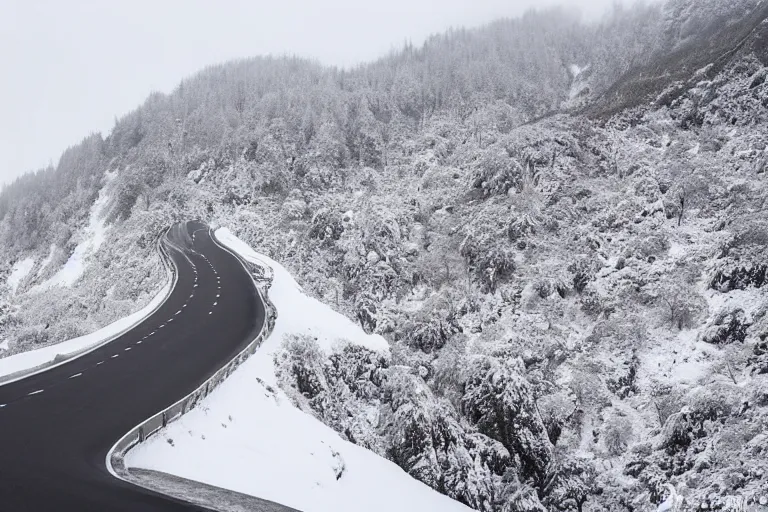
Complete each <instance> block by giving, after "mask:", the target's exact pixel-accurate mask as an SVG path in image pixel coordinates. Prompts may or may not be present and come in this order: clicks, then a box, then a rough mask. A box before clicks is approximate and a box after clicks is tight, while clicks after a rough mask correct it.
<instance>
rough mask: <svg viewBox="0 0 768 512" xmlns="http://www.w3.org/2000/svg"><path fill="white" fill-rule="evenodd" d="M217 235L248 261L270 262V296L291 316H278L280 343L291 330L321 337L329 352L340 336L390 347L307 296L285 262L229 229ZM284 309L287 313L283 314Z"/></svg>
mask: <svg viewBox="0 0 768 512" xmlns="http://www.w3.org/2000/svg"><path fill="white" fill-rule="evenodd" d="M216 238H217V239H218V240H219V241H220V242H221V243H222V244H224V245H225V246H227V247H228V248H230V249H231V250H233V251H235V252H237V253H238V254H239V255H240V256H241V257H243V258H244V259H246V260H247V261H250V262H253V263H255V264H257V265H264V264H266V265H268V266H269V267H271V268H272V271H273V273H274V281H273V283H274V284H273V285H272V288H271V289H270V290H269V298H270V299H271V300H272V303H273V304H274V305H275V307H276V308H277V311H278V313H279V315H286V316H289V317H290V325H287V324H286V323H285V322H280V320H279V319H278V323H277V325H276V326H275V331H274V333H273V334H272V336H271V339H272V340H278V343H277V344H276V345H277V346H279V341H280V340H282V337H283V334H288V333H290V334H308V335H312V336H313V337H317V343H318V344H319V345H320V347H321V348H323V349H325V350H326V351H330V350H331V348H332V345H333V344H334V342H336V341H337V340H339V339H344V340H349V341H351V342H352V343H355V344H358V345H362V346H364V347H367V348H369V349H370V350H376V351H387V350H389V343H387V340H385V339H384V338H382V337H381V336H379V335H378V334H366V333H365V332H363V331H362V330H361V329H360V327H358V325H357V324H355V323H354V322H352V321H351V320H350V319H349V318H347V317H345V316H344V315H342V314H339V313H337V312H336V311H334V310H333V309H331V308H330V307H329V306H327V305H325V304H323V303H322V302H320V301H319V300H317V299H314V298H312V297H310V296H308V295H306V294H305V293H304V291H303V290H302V288H301V286H299V284H298V283H297V282H296V280H295V279H294V278H293V276H291V274H290V272H288V271H287V270H286V269H285V268H283V266H282V265H280V264H279V263H277V262H276V261H274V260H273V259H271V258H269V257H268V256H265V255H263V254H258V253H257V252H255V251H254V250H253V249H251V248H250V247H249V246H248V245H247V244H245V243H244V242H243V241H241V240H240V239H239V238H237V237H236V236H235V235H233V234H232V233H231V232H230V231H229V229H227V228H220V229H218V230H216ZM284 311H285V312H286V313H283V312H284ZM293 311H295V312H297V314H296V315H295V316H294V315H291V314H290V312H293ZM265 348H267V344H265V345H264V346H263V347H262V348H261V349H260V351H261V352H263V351H264V349H265Z"/></svg>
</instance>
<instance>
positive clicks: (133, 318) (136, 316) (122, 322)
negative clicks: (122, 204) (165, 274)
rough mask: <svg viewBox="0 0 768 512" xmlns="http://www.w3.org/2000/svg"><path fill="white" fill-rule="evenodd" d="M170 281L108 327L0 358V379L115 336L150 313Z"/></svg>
mask: <svg viewBox="0 0 768 512" xmlns="http://www.w3.org/2000/svg"><path fill="white" fill-rule="evenodd" d="M172 286H173V283H172V282H170V281H169V282H168V283H166V285H165V286H163V288H162V289H161V290H160V291H159V292H158V293H157V295H155V296H154V297H153V298H152V300H151V301H149V303H148V304H147V305H146V306H144V307H143V308H142V309H141V310H139V311H137V312H135V313H133V314H132V315H128V316H126V317H124V318H121V319H119V320H116V321H115V322H112V323H111V324H109V325H107V326H105V327H103V328H101V329H99V330H98V331H94V332H92V333H90V334H86V335H85V336H80V337H78V338H73V339H71V340H67V341H63V342H61V343H57V344H55V345H50V346H48V347H43V348H39V349H37V350H30V351H29V352H22V353H20V354H15V355H12V356H9V357H6V358H4V359H0V377H3V376H6V375H11V374H13V373H17V372H21V371H24V370H30V369H33V368H36V367H39V366H42V365H45V364H46V363H52V362H53V361H54V360H55V359H56V357H57V356H65V357H66V356H69V355H72V354H75V353H78V352H81V351H84V350H87V349H88V348H90V347H95V346H97V345H99V344H101V343H102V342H104V341H106V340H108V339H110V338H112V337H114V336H116V335H117V334H119V333H121V332H122V331H124V330H126V329H128V328H130V327H132V326H133V325H135V324H137V323H138V322H140V321H141V320H143V319H144V318H145V317H147V316H148V315H149V314H151V313H152V311H154V309H155V308H157V307H158V306H159V305H160V304H161V303H162V302H163V301H164V300H165V298H166V297H167V296H168V294H169V293H170V292H171V287H172Z"/></svg>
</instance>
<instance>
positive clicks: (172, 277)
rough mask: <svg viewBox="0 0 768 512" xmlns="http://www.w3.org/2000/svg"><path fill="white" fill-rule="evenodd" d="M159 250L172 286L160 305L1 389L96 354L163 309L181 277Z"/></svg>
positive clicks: (165, 253)
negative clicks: (90, 343) (120, 329)
mask: <svg viewBox="0 0 768 512" xmlns="http://www.w3.org/2000/svg"><path fill="white" fill-rule="evenodd" d="M170 230H171V228H170V227H169V228H168V229H166V230H165V233H164V234H163V235H161V236H165V235H167V234H168V232H169V231H170ZM158 249H159V250H160V253H161V256H160V259H161V261H162V263H163V266H164V267H165V269H166V274H168V275H169V276H170V282H171V286H170V287H169V288H168V291H167V292H166V295H165V297H163V300H161V301H160V303H159V304H157V305H156V306H155V307H154V308H153V309H152V310H151V311H148V312H147V314H146V315H145V316H143V317H142V318H139V319H137V320H136V321H135V322H134V323H133V324H131V325H130V326H128V327H126V328H125V329H123V330H122V331H120V332H118V333H116V334H113V335H112V336H109V337H107V338H105V339H103V340H101V341H99V342H97V343H95V344H94V345H91V346H90V347H88V348H87V349H86V350H84V351H83V352H80V353H79V354H77V355H76V356H74V357H72V358H67V359H65V360H63V361H61V362H59V363H56V364H53V365H51V366H45V367H43V368H40V369H38V370H35V371H32V372H30V373H25V374H23V375H21V376H19V377H16V378H14V379H10V380H7V381H5V382H3V383H0V387H1V386H6V385H8V384H12V383H14V382H18V381H20V380H23V379H26V378H28V377H32V376H33V375H38V374H40V373H43V372H47V371H50V370H52V369H54V368H57V367H59V366H61V365H63V364H67V363H69V362H71V361H74V360H75V359H79V358H81V357H83V356H85V355H88V354H90V353H91V352H94V351H95V350H98V349H100V348H102V347H104V346H106V345H107V344H108V343H111V342H112V341H115V340H116V339H117V338H119V337H121V336H123V335H124V334H125V333H127V332H128V331H131V330H133V329H135V328H136V327H137V326H138V325H139V324H141V323H142V322H143V321H145V320H146V319H147V318H149V317H150V316H152V315H153V314H154V313H156V312H157V311H158V310H159V309H160V308H161V307H163V305H164V304H165V303H166V302H167V301H168V299H169V298H170V297H171V295H172V292H173V290H174V289H175V288H176V283H177V282H178V280H179V275H178V271H176V272H174V271H172V270H171V268H170V266H171V265H173V266H174V267H175V268H176V269H178V266H176V265H175V264H174V263H173V258H171V256H170V254H169V253H168V252H164V251H163V250H162V247H161V245H160V244H159V243H158ZM163 255H165V256H166V257H167V258H168V260H170V261H171V263H168V262H167V261H166V259H165V258H164V257H163Z"/></svg>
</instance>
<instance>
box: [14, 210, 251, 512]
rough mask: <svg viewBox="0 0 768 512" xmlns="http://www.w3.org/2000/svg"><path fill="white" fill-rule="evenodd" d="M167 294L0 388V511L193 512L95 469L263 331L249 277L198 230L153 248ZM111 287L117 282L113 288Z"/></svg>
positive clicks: (182, 230) (176, 230)
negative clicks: (170, 282) (114, 329)
mask: <svg viewBox="0 0 768 512" xmlns="http://www.w3.org/2000/svg"><path fill="white" fill-rule="evenodd" d="M162 243H164V244H165V247H166V249H168V253H169V255H170V257H171V259H172V260H173V263H174V264H175V266H176V269H177V275H178V279H177V282H176V285H175V287H174V289H173V291H172V292H171V294H170V295H169V296H168V298H167V299H166V301H165V302H164V303H163V304H162V305H161V306H160V307H159V308H158V309H157V310H156V311H155V312H154V313H153V314H152V315H151V316H149V317H148V318H147V319H146V320H145V321H143V322H142V323H140V324H139V325H137V326H136V327H135V328H133V329H131V330H130V331H129V332H127V333H125V334H123V335H122V336H120V337H119V338H117V339H115V340H114V341H112V342H110V343H108V344H106V345H105V346H103V347H101V348H99V349H97V350H94V351H93V352H90V353H88V354H85V355H83V356H82V357H79V358H77V359H74V360H72V361H70V362H67V363H65V364H62V365H60V366H56V367H54V368H52V369H50V370H48V371H45V372H42V373H39V374H37V375H32V376H30V377H27V378H25V379H23V380H19V381H16V382H12V383H9V384H6V385H3V386H0V511H2V512H29V511H34V512H37V511H40V512H44V511H48V510H50V511H56V512H62V511H73V512H90V511H94V512H105V511H130V512H135V511H148V512H153V511H163V512H168V511H185V512H188V511H200V510H205V509H203V508H200V507H197V506H194V505H191V504H188V503H184V502H182V501H179V500H177V499H174V498H172V497H168V496H165V495H161V494H158V493H155V492H153V491H150V490H147V489H143V488H140V487H138V486H135V485H133V484H130V483H127V482H124V481H121V480H118V479H116V478H114V477H113V476H112V475H111V474H110V473H109V472H108V470H107V468H106V464H105V459H106V455H107V452H108V451H109V450H110V448H111V447H112V446H113V445H114V443H115V442H116V441H117V440H118V439H119V438H120V437H121V436H123V434H125V433H126V432H127V431H129V430H130V429H132V428H133V427H134V426H135V425H136V424H138V423H140V422H141V421H143V420H145V419H146V418H148V417H150V416H152V415H153V414H155V413H157V412H158V411H160V410H162V409H163V408H165V407H167V406H169V405H171V404H173V403H174V402H176V401H177V400H179V399H180V398H182V397H184V396H185V395H187V394H188V393H190V392H191V391H192V390H194V389H195V388H196V387H197V386H199V385H200V384H201V383H202V382H203V381H205V380H206V379H207V378H208V377H210V376H211V375H212V374H213V373H215V372H216V370H218V369H219V368H220V367H221V366H222V365H224V364H226V363H227V362H229V360H230V359H231V358H232V357H233V356H235V355H236V354H237V353H238V352H240V350H242V349H243V348H244V347H245V346H246V345H247V344H248V342H250V341H251V340H252V339H253V338H254V337H255V336H256V334H258V332H259V331H260V330H261V328H262V326H263V324H264V322H265V309H264V304H263V303H262V302H261V300H260V298H259V296H258V294H257V293H256V290H255V288H254V285H253V282H252V280H251V278H250V276H249V275H248V274H247V273H246V271H245V270H244V269H243V267H242V266H241V264H240V263H239V261H238V260H237V259H236V258H235V257H234V256H233V255H232V254H230V253H229V252H227V251H225V250H223V249H222V248H221V247H219V246H218V245H217V244H216V243H215V242H214V241H213V239H212V238H211V234H210V231H209V229H208V227H207V226H205V225H204V224H202V223H199V222H187V223H180V224H176V225H175V226H173V227H172V228H171V229H170V230H169V231H168V233H167V235H166V238H165V239H164V240H163V241H162ZM116 285H117V286H119V283H116Z"/></svg>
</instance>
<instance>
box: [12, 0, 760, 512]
mask: <svg viewBox="0 0 768 512" xmlns="http://www.w3.org/2000/svg"><path fill="white" fill-rule="evenodd" d="M764 19H765V6H764V5H763V3H760V2H754V1H746V0H745V1H739V2H727V3H724V2H717V1H714V0H711V1H709V0H708V1H706V2H698V1H697V2H694V1H692V0H674V1H671V2H668V3H667V4H665V5H664V6H659V5H655V4H654V5H649V6H637V7H634V8H632V9H626V10H620V9H617V10H615V11H614V12H612V13H611V14H610V16H608V17H607V18H606V19H605V20H604V21H603V22H602V23H600V24H597V25H585V24H581V23H579V22H578V20H577V19H576V18H574V17H573V16H571V15H570V14H568V13H567V12H563V11H549V12H543V13H538V14H530V15H528V16H526V17H525V18H523V19H521V20H507V21H501V22H498V23H495V24H491V25H489V26H488V27H484V28H482V29H479V30H475V31H453V32H451V33H448V34H445V35H443V36H440V37H435V38H433V39H432V40H430V41H428V42H427V44H425V45H424V47H422V48H412V47H406V48H405V49H404V50H402V51H400V52H396V53H394V54H393V55H391V56H389V57H386V58H384V59H381V60H380V61H377V62H375V63H372V64H370V65H366V66H361V67H360V68H356V69H353V70H338V69H326V68H322V67H320V66H318V65H316V64H313V63H308V62H304V61H301V60H299V59H266V58H260V59H252V60H247V61H240V62H235V63H230V64H227V65H222V66H218V67H214V68H211V69H208V70H205V71H203V72H201V73H200V74H199V75H197V76H195V77H192V78H190V79H189V80H186V81H184V82H183V83H182V84H181V85H180V86H179V88H178V89H177V90H175V91H174V92H173V93H172V94H170V95H154V96H152V97H151V98H149V99H148V100H147V102H146V103H145V104H144V105H143V106H142V107H140V108H139V109H137V111H135V112H134V113H132V114H130V115H129V116H126V118H124V119H122V120H120V121H119V122H118V124H117V125H116V126H115V129H114V130H113V132H112V133H111V134H110V135H109V137H107V138H106V139H101V138H100V137H97V138H91V139H89V140H88V141H87V144H85V145H84V146H83V147H84V149H83V150H78V149H73V150H72V151H71V152H70V153H68V155H69V156H68V157H67V159H63V160H62V162H63V163H62V164H60V167H62V169H61V170H59V171H47V172H46V173H42V174H41V175H40V176H38V177H28V178H25V179H24V180H21V181H20V182H19V183H18V184H17V185H14V186H13V187H9V189H7V190H6V191H4V193H3V194H2V196H0V214H1V215H0V230H1V232H2V233H5V234H6V235H7V236H6V238H7V237H15V238H14V240H13V241H12V242H10V243H8V244H5V246H4V247H3V249H2V250H3V255H4V257H5V260H6V262H7V263H6V269H7V270H9V271H10V270H11V269H12V268H18V266H16V263H17V262H23V261H26V260H27V258H33V259H34V260H35V261H36V262H40V261H43V260H44V259H45V258H47V257H48V255H49V254H51V253H52V251H51V244H53V245H54V247H55V248H56V249H55V251H53V252H56V251H58V250H62V251H63V252H64V254H68V253H70V252H72V253H74V247H75V246H77V245H79V244H78V243H76V242H77V233H80V232H85V228H84V225H85V219H87V218H88V215H87V213H86V212H87V211H88V208H90V205H91V204H93V201H94V200H95V198H96V197H98V194H99V190H103V191H104V195H105V196H108V197H109V198H110V201H109V203H108V205H109V207H108V208H107V209H106V211H105V212H104V213H105V215H106V216H105V225H106V226H111V227H108V229H109V230H113V231H117V230H118V229H119V230H120V232H121V233H123V234H124V235H125V236H124V241H123V242H121V243H122V244H123V245H120V246H115V247H114V248H112V247H111V244H102V247H103V249H99V251H98V252H97V253H96V254H95V255H92V256H91V257H90V258H91V259H90V260H89V262H90V264H89V266H88V268H87V270H86V273H85V274H84V276H83V278H82V280H81V281H78V282H75V283H74V285H73V287H72V288H68V289H67V288H56V289H55V293H58V294H60V295H58V297H59V299H58V300H55V301H52V302H53V303H52V304H51V303H48V302H44V301H43V299H42V297H41V296H39V295H38V296H35V295H34V292H33V288H34V287H35V285H37V284H39V281H40V280H42V279H43V277H40V278H38V277H36V276H37V274H36V271H35V269H34V268H33V269H32V270H31V271H30V273H29V274H27V277H25V278H24V280H22V281H20V282H19V283H18V287H17V288H16V293H15V295H13V296H12V297H11V296H10V295H9V296H8V297H9V305H8V306H7V307H6V309H5V310H4V313H3V317H2V318H3V319H2V321H0V325H2V329H3V331H2V332H3V333H4V334H3V336H4V337H7V338H8V339H9V340H10V341H9V346H10V350H23V349H25V348H27V347H28V346H30V340H36V339H42V340H43V342H49V341H55V340H58V339H59V338H60V337H61V336H58V337H48V338H44V337H43V338H34V337H31V336H29V337H22V336H20V333H24V332H27V331H32V332H34V333H45V332H46V331H50V329H51V327H49V328H45V323H47V322H48V318H49V316H47V315H50V310H51V309H52V310H53V311H60V308H61V305H60V304H59V302H61V303H63V302H65V297H68V296H70V295H72V296H80V297H88V298H89V300H88V303H103V304H110V303H111V301H112V300H113V299H112V296H111V294H110V291H109V290H110V286H111V285H110V283H112V282H113V280H114V279H115V278H114V276H113V275H110V273H111V272H112V269H114V270H115V271H116V272H117V274H116V275H118V276H127V277H130V278H131V279H132V281H131V283H132V286H131V287H130V295H131V296H132V297H133V298H134V299H136V298H137V297H139V296H140V293H141V292H142V291H143V290H147V289H149V288H150V287H151V286H152V285H153V283H155V282H156V281H154V279H156V277H155V274H154V273H153V270H152V269H151V268H149V267H147V265H148V263H146V258H145V257H144V256H145V255H146V254H147V253H146V251H147V250H148V249H147V247H148V246H147V245H146V240H144V238H143V237H141V236H139V233H142V232H145V231H151V230H152V229H153V227H156V226H159V225H161V224H163V223H164V222H167V219H172V218H178V217H180V216H184V217H198V218H202V219H206V220H208V221H210V222H213V223H217V224H218V225H226V226H230V227H231V228H232V230H233V232H235V233H236V234H237V235H238V236H239V237H240V238H241V239H242V240H244V241H245V242H247V243H249V244H250V245H251V246H252V247H254V248H256V249H258V250H259V251H260V252H261V253H264V254H267V255H269V256H270V257H272V258H273V259H275V260H278V261H279V262H280V263H281V264H282V265H284V266H285V267H286V268H287V269H289V270H290V272H291V274H292V275H294V276H295V277H296V279H297V280H298V281H299V282H300V283H301V284H302V286H303V287H304V289H305V290H306V291H307V292H308V293H310V294H312V295H313V296H315V297H317V298H318V299H320V300H322V301H323V302H325V303H326V304H328V305H330V306H332V307H333V308H334V309H336V310H337V311H339V312H341V313H343V314H345V315H346V316H347V317H348V318H350V319H352V320H354V321H355V322H356V323H358V324H359V325H360V326H361V327H362V328H363V329H365V330H366V331H367V332H370V333H375V334H379V335H381V336H383V337H385V338H386V339H387V341H388V342H389V344H390V346H391V350H390V354H389V356H388V357H384V358H381V357H379V356H378V355H377V354H376V353H375V352H370V351H367V350H365V349H363V348H356V349H355V350H350V349H346V350H345V349H339V350H332V351H330V352H328V351H323V350H321V348H322V347H320V348H318V347H316V346H315V344H314V343H313V340H311V339H293V338H291V337H288V338H286V340H285V345H284V346H283V347H282V349H281V350H280V351H277V352H276V354H280V356H279V359H278V358H277V355H276V356H275V357H276V360H275V361H274V365H275V377H276V378H277V379H278V384H279V386H280V387H281V389H282V391H281V392H280V393H285V394H286V395H287V396H288V397H289V398H290V400H292V401H293V402H294V403H295V404H296V405H297V406H299V407H301V408H303V409H304V410H305V411H307V412H310V413H311V414H313V415H314V416H315V417H316V418H318V419H320V420H321V421H322V422H324V423H325V424H326V425H328V426H329V427H331V428H333V429H334V430H336V431H337V432H338V433H339V435H340V436H342V437H343V438H344V439H346V440H348V441H350V442H354V443H356V444H358V445H360V446H362V447H365V448H368V449H369V450H371V451H373V452H375V453H377V454H379V455H381V456H382V457H385V458H387V459H389V460H390V461H392V462H394V463H396V464H397V465H398V466H400V467H401V468H402V469H403V470H405V471H406V472H408V473H409V474H410V475H411V476H413V477H414V478H416V479H418V480H420V481H421V482H423V483H425V484H427V485H429V486H430V487H432V488H433V489H435V490H437V491H439V492H441V493H443V494H446V495H447V496H449V497H452V498H454V499H456V500H458V501H460V502H461V503H464V504H466V505H468V506H470V507H472V508H475V509H478V510H483V511H504V512H509V511H518V510H527V511H541V510H553V511H554V510H606V509H608V510H637V509H650V508H653V507H654V506H655V505H657V504H659V503H661V502H662V501H663V500H664V499H665V498H666V495H667V493H669V487H668V486H669V485H671V486H673V487H674V488H675V489H676V493H677V494H678V497H679V498H680V499H682V500H685V501H686V506H688V507H689V508H692V509H695V508H696V507H699V508H702V507H703V506H704V505H706V507H709V508H710V509H711V508H713V507H722V508H727V507H730V506H735V505H732V504H733V503H736V502H738V501H739V500H741V501H742V502H745V503H746V505H749V506H753V505H754V506H757V505H755V503H757V504H759V503H760V502H761V500H762V499H763V497H764V496H766V495H768V490H767V489H766V487H765V484H764V483H763V480H764V469H763V462H762V454H763V453H764V451H765V437H764V435H763V434H762V433H761V432H762V429H763V425H764V424H765V421H766V405H767V404H768V402H767V401H766V400H765V396H764V395H765V393H764V391H765V386H766V383H765V375H766V361H765V358H766V351H767V350H768V349H766V347H765V343H766V323H765V322H766V315H765V312H766V311H767V310H768V305H766V297H765V263H764V258H763V257H762V255H763V254H764V251H765V245H766V242H767V241H768V236H767V235H766V228H767V226H768V220H767V219H766V217H765V199H764V198H765V197H766V194H765V172H766V165H768V154H767V153H766V145H767V144H768V139H766V135H765V134H766V133H767V131H766V122H767V121H768V117H767V115H768V99H766V98H767V96H766V95H767V94H768V91H767V87H768V85H767V84H766V76H768V73H767V72H766V61H765V44H764V43H765V34H764V31H765V26H766V25H765V23H764ZM710 64H711V65H710ZM94 148H95V149H94ZM86 150H87V151H86ZM78 154H82V158H80V159H79V160H77V159H75V158H73V155H78ZM76 160H77V161H79V162H81V163H82V173H83V178H82V179H80V180H79V181H78V179H76V178H77V172H75V171H69V170H68V169H70V168H71V169H75V167H68V166H70V162H74V161H76ZM93 168H97V169H98V171H93V170H92V169H93ZM105 170H109V171H110V173H109V174H108V176H113V175H114V176H115V178H114V179H113V180H111V181H110V180H104V181H101V178H100V176H101V175H102V174H101V173H103V172H104V171H105ZM67 173H70V174H67ZM62 176H71V177H75V179H73V180H65V181H63V182H62V187H64V188H62V190H63V191H64V194H63V196H64V197H65V199H64V200H62V201H61V202H60V203H57V202H56V201H55V200H54V199H52V198H51V197H49V196H47V195H36V193H35V191H36V190H37V187H44V186H47V185H48V184H49V183H52V182H53V181H52V180H58V179H62V178H60V177H62ZM89 176H94V177H93V178H89ZM25 211H33V212H35V214H34V215H30V216H26V215H25V214H24V212H25ZM61 225H64V226H66V227H67V229H68V230H69V231H67V230H63V231H62V230H60V229H59V228H58V227H57V228H56V229H53V228H52V227H51V226H61ZM62 233H63V234H62ZM72 233H74V234H75V236H74V237H73V236H72ZM107 236H108V237H110V236H112V235H107ZM118 247H119V249H118ZM62 260H64V261H66V259H65V258H59V260H58V261H57V263H56V264H52V265H50V267H51V270H50V272H55V270H56V268H59V267H60V266H61V265H62V263H63V262H62ZM46 268H48V266H46ZM45 272H48V271H45ZM45 272H44V273H45ZM95 284H97V285H98V286H94V285H95ZM127 288H128V287H127ZM112 293H114V292H112ZM122 293H128V292H122ZM19 306H22V308H21V309H16V310H15V309H14V308H16V307H19ZM27 311H28V312H29V315H28V316H25V315H24V313H25V312H27ZM83 311H84V313H82V316H83V319H82V321H83V322H86V321H88V322H91V323H93V322H94V321H95V320H94V318H95V313H94V312H91V311H87V308H84V309H83ZM60 317H61V315H60V314H59V315H58V316H55V315H51V317H50V318H52V319H57V318H60ZM52 325H53V323H52ZM55 325H58V323H55ZM54 328H55V327H54ZM42 336H45V335H44V334H43V335H42ZM306 354H313V355H314V356H316V357H312V358H309V359H305V358H304V356H305V355H306ZM234 416H236V415H234ZM368 417H374V418H376V420H375V421H370V422H369V421H360V418H368Z"/></svg>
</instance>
